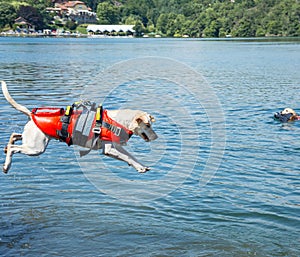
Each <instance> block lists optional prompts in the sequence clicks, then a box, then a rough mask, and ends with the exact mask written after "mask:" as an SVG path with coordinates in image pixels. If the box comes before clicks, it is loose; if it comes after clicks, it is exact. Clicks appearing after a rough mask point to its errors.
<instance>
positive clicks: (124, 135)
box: [102, 121, 132, 145]
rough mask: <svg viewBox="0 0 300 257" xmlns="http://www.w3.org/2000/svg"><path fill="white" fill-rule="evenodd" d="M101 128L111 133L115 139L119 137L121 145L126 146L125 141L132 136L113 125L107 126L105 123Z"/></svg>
mask: <svg viewBox="0 0 300 257" xmlns="http://www.w3.org/2000/svg"><path fill="white" fill-rule="evenodd" d="M102 126H103V128H106V129H108V130H110V131H111V132H113V133H114V134H115V135H116V136H117V137H120V144H121V145H126V143H127V141H128V140H129V138H130V137H131V136H132V134H128V133H127V132H126V130H125V129H123V128H120V127H118V126H115V125H113V124H109V123H107V122H105V121H104V122H103V124H102Z"/></svg>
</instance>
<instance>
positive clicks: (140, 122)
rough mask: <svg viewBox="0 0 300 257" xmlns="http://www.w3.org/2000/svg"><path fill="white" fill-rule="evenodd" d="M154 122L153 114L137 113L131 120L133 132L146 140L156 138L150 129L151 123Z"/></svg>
mask: <svg viewBox="0 0 300 257" xmlns="http://www.w3.org/2000/svg"><path fill="white" fill-rule="evenodd" d="M153 122H155V119H154V117H153V116H151V115H149V114H148V113H145V112H144V113H142V114H140V115H138V116H137V117H136V118H135V120H134V122H133V124H132V125H133V127H134V128H133V132H134V134H136V135H138V136H140V137H141V138H142V139H144V140H145V141H146V142H149V141H153V140H155V139H157V137H158V136H157V135H156V133H155V132H154V130H153V129H152V123H153Z"/></svg>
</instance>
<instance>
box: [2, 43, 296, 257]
mask: <svg viewBox="0 0 300 257" xmlns="http://www.w3.org/2000/svg"><path fill="white" fill-rule="evenodd" d="M0 56H1V58H0V80H5V81H6V82H7V84H8V87H9V89H10V92H11V94H12V96H13V97H14V98H15V99H16V100H17V101H18V102H19V103H21V104H22V105H25V106H27V107H28V108H34V107H37V106H59V107H65V106H66V105H68V104H70V103H72V102H74V101H76V100H78V99H80V98H88V97H90V98H91V99H93V100H97V99H99V102H103V103H104V104H105V106H106V107H107V108H111V109H118V108H140V109H143V110H146V111H148V112H150V113H151V114H153V115H154V116H155V117H156V122H155V123H154V125H153V127H154V129H155V131H156V132H157V134H158V135H159V138H158V139H157V140H156V141H154V142H152V143H144V142H143V141H142V140H141V139H139V138H137V137H133V138H132V139H131V140H130V141H129V144H128V146H127V147H126V148H127V149H128V151H130V152H131V153H133V154H134V155H135V156H136V157H137V158H138V159H139V160H140V161H142V162H143V163H146V164H147V165H149V166H150V167H151V168H152V170H151V171H149V172H148V173H146V174H142V175H141V174H138V173H137V172H136V171H135V170H134V169H133V168H131V167H128V166H127V164H124V163H122V162H119V161H115V160H111V159H109V158H107V157H104V156H102V155H100V154H99V153H97V152H94V153H91V154H90V155H88V156H87V157H86V158H84V159H79V158H78V156H77V155H78V154H77V149H76V148H74V147H67V146H66V145H65V144H64V143H59V142H57V141H52V142H50V145H49V146H48V149H47V151H46V152H45V153H44V154H43V155H41V156H39V157H28V156H24V155H18V154H16V155H15V156H14V160H13V165H12V168H11V170H10V171H9V173H8V174H7V175H5V174H2V175H1V180H0V181H1V182H0V184H1V186H0V197H1V198H0V228H1V229H0V256H299V255H300V233H299V232H300V225H299V224H300V223H299V222H300V217H299V214H300V179H299V175H300V158H299V157H300V141H299V137H300V123H297V122H295V123H290V124H286V125H282V124H280V123H278V122H276V121H274V120H273V119H272V116H273V113H274V112H276V111H279V110H281V109H283V108H285V107H291V108H294V109H295V110H296V111H298V112H300V106H299V102H300V101H299V88H300V85H299V82H300V73H299V70H300V41H299V40H292V41H291V40H281V41H274V40H273V41H272V40H268V41H265V40H258V41H257V40H219V41H211V40H192V39H184V40H183V39H178V40H177V39H63V38H56V39H55V38H0ZM153 57H155V58H154V59H153ZM135 58H137V59H135ZM141 60H142V61H144V62H143V63H142V64H141ZM153 63H154V64H155V65H153ZM179 70H180V71H181V72H178V71H179ZM135 71H138V72H137V74H136V73H135ZM141 73H142V75H143V76H141ZM147 74H151V76H150V77H147V76H145V75H147ZM155 74H157V76H155ZM191 74H192V75H191ZM201 78H202V79H203V80H201ZM118 79H119V80H120V81H121V82H120V83H118V82H119V80H118ZM179 80H180V81H181V83H177V82H178V81H179ZM182 81H183V82H182ZM115 82H116V83H115ZM0 106H1V108H0V115H1V120H0V125H1V126H0V133H1V138H0V145H1V147H4V146H5V145H6V143H7V141H8V139H9V136H10V134H11V132H22V127H23V125H24V124H25V123H26V121H27V117H25V116H24V115H23V114H21V113H19V112H17V111H15V110H14V109H13V108H11V106H10V105H9V104H8V103H7V102H6V100H5V99H4V97H3V96H1V97H0ZM215 121H217V122H215ZM216 128H217V129H216ZM223 132H224V133H223ZM215 136H216V137H215ZM215 139H218V140H215ZM216 141H217V142H216ZM223 143H224V144H223ZM214 156H215V159H213V160H214V161H213V162H212V163H211V165H210V161H209V160H210V159H209V158H210V157H214ZM4 158H5V155H4V154H2V155H1V162H4ZM218 161H220V162H218ZM207 166H209V167H210V169H208V171H209V172H208V173H206V172H205V171H206V169H207ZM207 175H208V176H207ZM205 178H207V179H206V180H205ZM203 181H204V182H206V183H201V182H203Z"/></svg>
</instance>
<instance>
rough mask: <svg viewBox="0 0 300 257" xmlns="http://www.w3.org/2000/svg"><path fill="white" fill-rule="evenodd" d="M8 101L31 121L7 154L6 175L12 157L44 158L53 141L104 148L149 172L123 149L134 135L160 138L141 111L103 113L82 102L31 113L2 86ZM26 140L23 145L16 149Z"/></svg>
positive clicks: (11, 141)
mask: <svg viewBox="0 0 300 257" xmlns="http://www.w3.org/2000/svg"><path fill="white" fill-rule="evenodd" d="M1 84H2V91H3V94H4V96H5V98H6V100H7V101H8V102H9V103H10V104H11V105H12V106H13V107H14V108H15V109H17V110H18V111H21V112H22V113H24V114H26V115H27V116H28V117H29V121H28V123H27V124H26V125H25V127H24V131H23V133H22V134H18V133H12V134H11V136H10V139H9V142H8V144H7V146H6V148H5V150H4V152H5V153H6V159H5V163H4V165H3V171H4V172H5V173H7V172H8V170H9V168H10V166H11V162H12V156H13V154H15V153H23V154H26V155H32V156H34V155H40V154H42V153H43V152H44V151H45V150H46V148H47V145H48V143H49V140H50V139H58V140H60V141H64V142H66V143H67V144H68V145H72V144H74V145H79V146H82V147H85V148H88V150H87V151H81V155H85V154H87V153H88V152H89V151H90V150H96V149H100V148H102V150H103V154H105V155H107V156H110V157H113V158H116V159H118V160H122V161H125V162H127V163H128V165H130V166H132V167H134V168H135V169H136V170H137V171H138V172H141V173H142V172H146V171H148V170H149V168H148V167H145V166H144V165H142V164H141V163H139V162H138V161H137V160H136V159H135V158H134V157H133V156H132V155H130V154H129V153H128V152H127V151H126V150H125V149H124V148H123V147H122V145H125V144H126V142H127V141H128V140H129V138H130V137H131V135H132V134H135V135H139V136H140V137H142V138H143V139H144V140H145V141H152V140H155V139H156V138H157V135H156V133H155V132H154V131H153V130H152V128H151V124H152V123H153V122H154V121H155V120H154V118H153V117H152V116H151V115H149V114H147V113H146V112H143V111H139V110H115V111H109V110H103V109H102V107H97V108H96V107H95V104H92V103H90V102H78V103H77V104H74V105H73V106H68V107H67V108H66V110H64V109H63V108H52V107H43V108H35V109H33V110H32V111H31V112H30V111H29V110H28V109H27V108H26V107H25V106H22V105H20V104H18V103H17V102H15V100H14V99H13V98H12V97H11V96H10V94H9V92H8V89H7V86H6V83H5V82H4V81H2V82H1ZM18 140H22V144H21V145H15V144H14V143H15V142H16V141H18Z"/></svg>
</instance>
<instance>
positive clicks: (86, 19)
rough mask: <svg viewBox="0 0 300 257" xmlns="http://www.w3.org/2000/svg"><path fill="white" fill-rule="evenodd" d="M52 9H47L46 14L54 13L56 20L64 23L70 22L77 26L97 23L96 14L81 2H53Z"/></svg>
mask: <svg viewBox="0 0 300 257" xmlns="http://www.w3.org/2000/svg"><path fill="white" fill-rule="evenodd" d="M53 2H54V7H49V8H47V11H48V12H51V13H55V14H56V17H55V19H56V20H59V19H60V20H62V21H63V22H66V21H68V20H71V21H73V22H76V23H77V24H83V23H90V24H94V23H97V14H96V13H95V12H92V11H91V8H89V7H88V6H86V4H85V3H84V2H82V1H53Z"/></svg>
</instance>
